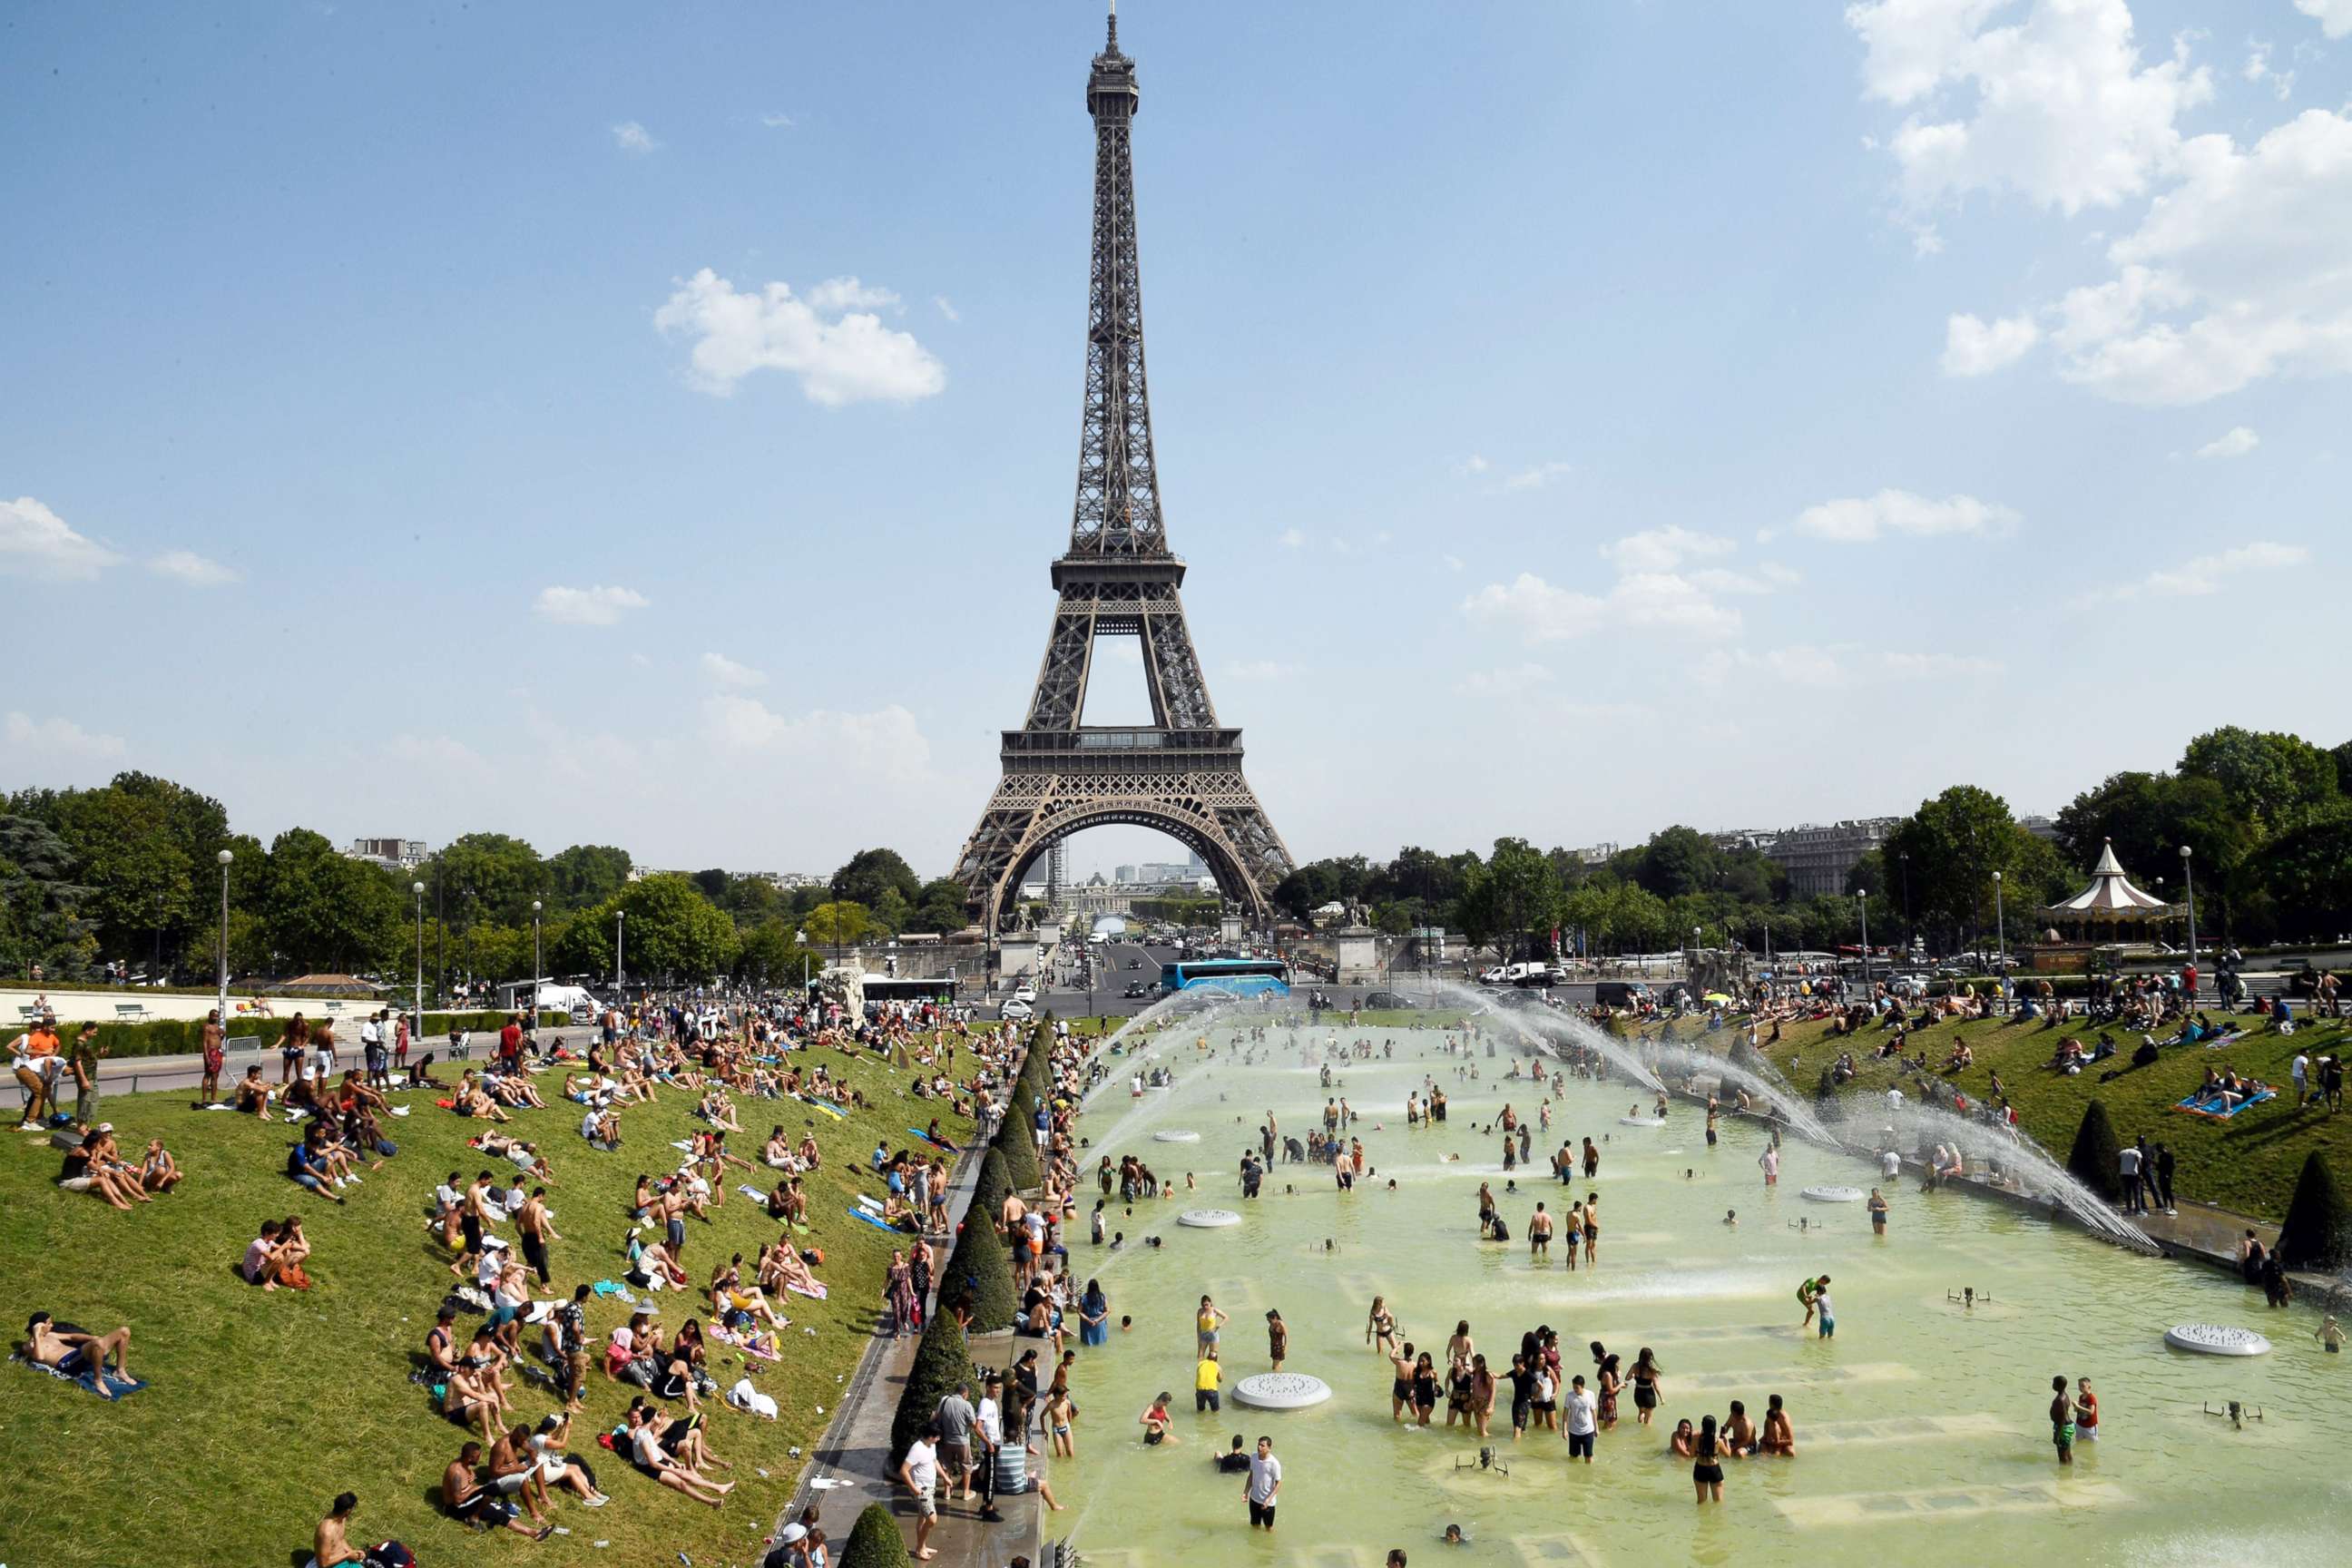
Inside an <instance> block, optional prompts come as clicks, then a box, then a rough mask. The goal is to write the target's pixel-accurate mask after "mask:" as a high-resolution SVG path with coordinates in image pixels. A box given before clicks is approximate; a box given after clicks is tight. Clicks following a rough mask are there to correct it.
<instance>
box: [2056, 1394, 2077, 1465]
mask: <svg viewBox="0 0 2352 1568" xmlns="http://www.w3.org/2000/svg"><path fill="white" fill-rule="evenodd" d="M2050 1390H2051V1396H2050V1443H2051V1446H2052V1447H2054V1448H2056V1449H2057V1450H2058V1462H2059V1463H2060V1464H2062V1465H2071V1464H2073V1463H2074V1395H2073V1394H2069V1393H2068V1392H2067V1390H2066V1377H2065V1374H2064V1373H2060V1374H2058V1375H2057V1376H2055V1377H2053V1378H2052V1379H2051V1380H2050Z"/></svg>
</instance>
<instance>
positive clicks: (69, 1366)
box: [24, 1312, 131, 1398]
mask: <svg viewBox="0 0 2352 1568" xmlns="http://www.w3.org/2000/svg"><path fill="white" fill-rule="evenodd" d="M24 1352H25V1359H26V1361H29V1362H31V1363H33V1364H34V1365H36V1366H46V1367H52V1368H55V1369H56V1370H57V1371H58V1372H61V1373H65V1374H66V1375H67V1376H68V1377H80V1376H82V1375H84V1374H85V1373H87V1374H89V1375H90V1376H91V1377H93V1378H95V1379H96V1380H97V1382H98V1384H99V1389H100V1392H101V1393H103V1392H104V1391H105V1387H106V1375H105V1374H106V1363H108V1362H109V1361H111V1362H113V1363H114V1372H113V1373H112V1375H113V1376H115V1377H118V1378H123V1379H129V1378H130V1376H131V1329H130V1326H129V1325H128V1324H125V1325H124V1326H123V1327H121V1328H119V1329H117V1330H115V1331H113V1332H112V1333H110V1334H93V1333H91V1332H90V1331H89V1330H88V1329H85V1328H81V1327H79V1325H77V1324H73V1323H60V1322H58V1321H57V1320H56V1319H55V1318H52V1317H51V1316H49V1314H48V1313H47V1312H36V1313H34V1314H33V1315H32V1317H31V1318H29V1319H27V1320H26V1323H25V1344H24ZM107 1397H109V1398H112V1397H113V1396H112V1395H111V1394H109V1395H108V1396H107Z"/></svg>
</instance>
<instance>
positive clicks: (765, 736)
mask: <svg viewBox="0 0 2352 1568" xmlns="http://www.w3.org/2000/svg"><path fill="white" fill-rule="evenodd" d="M702 721H703V734H704V736H705V737H706V738H707V739H708V740H709V742H711V744H712V745H714V746H716V747H718V748H719V749H721V750H723V751H728V752H739V753H744V754H755V755H762V756H771V757H790V758H796V759H799V760H803V761H806V762H812V763H823V764H824V766H825V767H826V768H828V769H835V770H838V769H847V770H852V771H857V772H879V773H884V774H886V775H890V776H894V777H904V776H906V775H909V774H915V773H923V772H926V771H927V770H929V766H930V762H931V747H930V742H929V741H927V740H925V739H924V738H923V731H922V730H921V728H920V726H919V725H918V724H917V723H916V722H915V716H914V715H913V714H912V713H909V712H908V711H907V710H905V709H904V708H901V707H899V706H898V704H896V703H892V704H891V705H890V706H888V707H887V708H880V709H877V710H875V711H873V712H871V713H836V712H833V711H830V710H825V709H822V708H820V709H817V710H815V711H814V712H810V713H806V714H803V715H802V716H800V717H799V718H789V717H787V716H785V715H783V714H781V713H778V712H776V711H775V710H773V709H772V708H770V707H769V706H768V705H767V704H766V703H764V702H761V700H759V699H758V698H756V697H740V696H713V697H707V698H705V699H703V702H702Z"/></svg>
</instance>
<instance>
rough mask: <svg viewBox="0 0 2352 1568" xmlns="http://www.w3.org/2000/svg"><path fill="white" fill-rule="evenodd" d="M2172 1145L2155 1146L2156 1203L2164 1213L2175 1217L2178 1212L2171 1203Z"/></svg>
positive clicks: (2161, 1144) (2160, 1144) (2159, 1144)
mask: <svg viewBox="0 0 2352 1568" xmlns="http://www.w3.org/2000/svg"><path fill="white" fill-rule="evenodd" d="M2172 1166H2173V1160H2172V1145H2171V1144H2169V1143H2158V1145H2157V1146H2156V1198H2157V1202H2158V1204H2159V1205H2162V1207H2163V1209H2164V1212H2165V1213H2167V1214H2168V1215H2177V1214H2179V1212H2180V1210H2179V1208H2177V1207H2175V1206H2174V1205H2173V1202H2172Z"/></svg>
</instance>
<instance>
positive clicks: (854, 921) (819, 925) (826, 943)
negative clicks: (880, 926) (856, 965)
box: [802, 899, 877, 952]
mask: <svg viewBox="0 0 2352 1568" xmlns="http://www.w3.org/2000/svg"><path fill="white" fill-rule="evenodd" d="M802 929H803V930H804V931H807V932H808V934H809V941H811V942H814V943H815V944H816V945H817V946H819V947H823V948H828V949H831V950H833V951H835V952H838V951H840V950H841V949H843V948H848V947H856V945H857V944H858V943H859V942H864V941H865V940H866V938H867V937H869V936H871V935H872V934H874V932H875V931H876V930H877V927H876V926H875V923H874V917H873V915H872V914H870V913H869V912H867V910H866V906H865V905H863V904H859V903H853V902H849V901H847V900H840V899H836V900H834V901H833V902H831V903H827V904H819V905H818V906H817V907H816V908H814V909H813V910H810V911H809V912H808V918H807V920H806V921H803V923H802Z"/></svg>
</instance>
